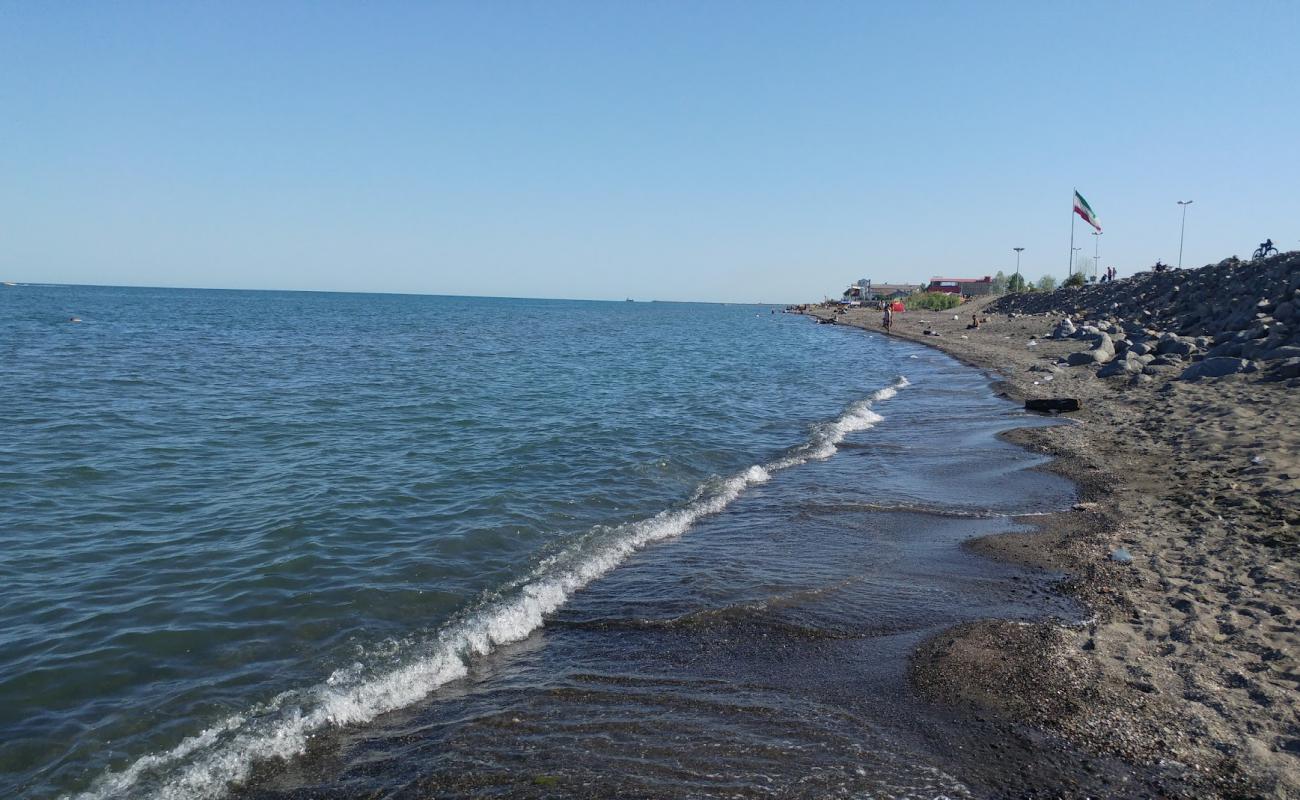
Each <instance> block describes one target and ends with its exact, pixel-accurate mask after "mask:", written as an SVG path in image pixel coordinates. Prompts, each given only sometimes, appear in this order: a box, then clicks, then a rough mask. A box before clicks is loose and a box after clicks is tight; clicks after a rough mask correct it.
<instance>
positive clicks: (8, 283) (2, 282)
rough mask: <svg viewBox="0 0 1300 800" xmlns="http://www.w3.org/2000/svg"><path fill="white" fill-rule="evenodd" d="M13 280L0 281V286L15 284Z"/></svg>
mask: <svg viewBox="0 0 1300 800" xmlns="http://www.w3.org/2000/svg"><path fill="white" fill-rule="evenodd" d="M17 285H18V284H16V283H14V282H13V281H0V286H17Z"/></svg>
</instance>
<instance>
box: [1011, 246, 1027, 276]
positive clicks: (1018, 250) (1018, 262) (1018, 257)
mask: <svg viewBox="0 0 1300 800" xmlns="http://www.w3.org/2000/svg"><path fill="white" fill-rule="evenodd" d="M1011 249H1012V250H1015V251H1016V277H1020V254H1021V252H1023V251H1024V249H1025V248H1023V247H1013V248H1011ZM1019 284H1020V281H1016V285H1019Z"/></svg>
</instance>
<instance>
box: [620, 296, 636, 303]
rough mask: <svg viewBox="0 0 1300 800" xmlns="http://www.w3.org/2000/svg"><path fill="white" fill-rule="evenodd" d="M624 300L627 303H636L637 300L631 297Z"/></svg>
mask: <svg viewBox="0 0 1300 800" xmlns="http://www.w3.org/2000/svg"><path fill="white" fill-rule="evenodd" d="M623 302H625V303H635V302H636V301H635V300H633V299H632V298H630V297H629V298H628V299H627V300H624V301H623Z"/></svg>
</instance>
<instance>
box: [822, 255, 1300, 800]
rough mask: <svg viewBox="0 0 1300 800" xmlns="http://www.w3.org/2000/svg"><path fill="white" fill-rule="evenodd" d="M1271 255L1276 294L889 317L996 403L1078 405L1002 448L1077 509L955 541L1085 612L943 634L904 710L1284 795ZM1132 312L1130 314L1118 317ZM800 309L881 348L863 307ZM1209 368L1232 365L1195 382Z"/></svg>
mask: <svg viewBox="0 0 1300 800" xmlns="http://www.w3.org/2000/svg"><path fill="white" fill-rule="evenodd" d="M1272 261H1273V262H1274V263H1272V264H1271V265H1268V266H1267V269H1269V270H1271V272H1269V273H1268V274H1267V275H1265V276H1264V278H1267V279H1268V280H1271V281H1272V283H1269V284H1268V286H1269V287H1271V288H1270V289H1269V291H1271V292H1272V294H1273V295H1279V296H1269V295H1267V294H1266V295H1265V296H1263V297H1261V296H1260V293H1259V292H1255V293H1254V294H1252V293H1251V292H1252V288H1257V284H1258V283H1259V282H1260V281H1262V280H1264V278H1260V277H1258V276H1256V275H1255V273H1253V272H1249V271H1248V269H1247V267H1245V266H1242V265H1241V264H1240V263H1230V262H1227V261H1225V262H1223V264H1220V265H1217V267H1206V268H1205V269H1204V270H1202V271H1194V270H1185V271H1181V272H1176V273H1173V274H1172V275H1161V276H1151V275H1147V276H1139V277H1137V278H1133V279H1129V280H1126V281H1121V282H1120V283H1117V284H1110V285H1109V286H1105V287H1089V288H1086V289H1073V290H1058V291H1057V292H1055V293H1052V294H1050V295H1042V294H1040V295H1021V296H1015V297H1019V298H1020V299H1019V300H1017V299H1015V297H1004V298H983V299H979V300H973V301H971V302H968V303H966V304H963V305H962V306H960V307H959V308H957V309H954V310H951V311H947V312H926V311H908V312H905V313H902V314H898V315H896V317H895V322H894V326H893V330H892V334H891V335H894V336H899V337H902V338H906V339H910V340H914V341H917V342H922V343H925V344H928V345H931V346H934V347H936V348H939V349H940V350H943V351H944V352H946V353H948V354H950V355H952V356H954V357H955V358H957V359H959V360H961V361H963V362H965V363H967V364H970V365H972V366H974V367H977V368H980V369H982V370H985V371H987V372H988V373H989V375H990V377H991V378H992V379H993V380H994V381H995V382H996V384H995V388H996V389H997V390H998V391H999V392H1002V393H1004V394H1005V395H1006V396H1007V397H1009V398H1011V399H1014V400H1017V401H1021V400H1025V399H1028V398H1077V399H1079V400H1080V401H1081V404H1082V408H1081V410H1079V411H1077V412H1073V413H1068V414H1063V415H1062V417H1063V418H1065V419H1068V420H1070V424H1065V425H1060V426H1055V427H1050V428H1037V429H1022V430H1019V431H1015V432H1013V433H1012V434H1011V435H1010V436H1011V438H1013V439H1015V440H1016V441H1017V442H1018V443H1020V444H1023V445H1025V446H1027V447H1030V448H1033V449H1036V450H1039V451H1041V452H1045V453H1050V454H1052V455H1054V456H1055V457H1056V460H1055V461H1054V462H1053V465H1052V467H1051V468H1052V469H1053V470H1054V471H1057V472H1059V473H1061V474H1063V475H1065V476H1067V477H1069V478H1071V479H1072V480H1074V481H1075V482H1076V483H1077V484H1078V486H1079V487H1080V496H1081V502H1080V503H1079V504H1078V505H1076V506H1075V507H1074V508H1073V509H1072V510H1069V511H1065V512H1062V513H1060V514H1055V515H1051V516H1048V517H1039V518H1035V519H1030V520H1025V521H1027V522H1031V523H1032V524H1034V525H1035V526H1036V532H1034V533H1030V534H1012V535H1007V536H999V537H991V538H986V539H979V540H975V541H973V542H971V544H970V545H969V546H970V547H971V548H973V549H974V550H976V551H977V552H980V553H982V554H984V555H987V556H990V557H993V558H1001V559H1012V560H1015V561H1018V562H1022V563H1028V564H1032V565H1038V566H1042V567H1045V568H1049V569H1053V570H1057V571H1060V572H1064V573H1066V574H1067V575H1068V577H1067V578H1066V579H1065V580H1064V581H1063V582H1062V584H1061V586H1060V589H1061V590H1062V591H1064V592H1066V593H1068V594H1070V595H1072V596H1074V597H1076V598H1078V599H1079V600H1081V601H1082V602H1083V603H1084V604H1085V605H1086V607H1087V608H1088V609H1089V610H1090V611H1091V613H1092V617H1091V618H1090V619H1089V620H1088V621H1087V623H1086V624H1084V625H1082V626H1079V627H1067V626H1064V625H1056V624H1037V625H1026V624H1012V623H1007V622H1001V621H996V620H990V621H986V622H980V623H974V624H970V625H965V626H961V627H959V628H956V629H952V630H949V631H947V632H945V633H944V634H942V635H940V636H938V637H935V638H934V639H932V640H930V641H929V642H928V643H927V644H925V645H924V646H923V647H922V648H921V649H920V650H919V651H918V652H917V653H916V655H915V657H914V664H913V675H912V678H913V683H914V684H915V686H916V687H917V689H918V690H919V691H920V692H921V693H922V694H923V695H924V696H926V697H929V698H930V699H932V700H935V701H937V702H940V703H943V704H947V705H950V706H953V707H955V708H957V709H961V710H965V711H967V712H969V713H970V714H972V715H979V716H989V715H992V716H995V717H1002V718H1004V719H1007V720H1009V721H1013V722H1017V723H1028V724H1030V725H1033V726H1040V727H1043V728H1047V729H1050V730H1053V731H1056V732H1059V733H1062V734H1064V735H1065V736H1066V737H1067V738H1069V739H1071V740H1073V741H1075V742H1077V743H1079V744H1081V745H1083V746H1085V747H1086V748H1088V749H1090V750H1093V751H1094V752H1097V753H1099V754H1107V755H1117V756H1120V757H1121V758H1123V759H1125V760H1127V761H1129V762H1131V763H1134V764H1142V765H1145V766H1152V765H1155V766H1158V767H1160V768H1161V769H1164V770H1169V771H1170V774H1171V775H1177V776H1178V777H1179V779H1180V780H1181V781H1184V782H1186V785H1191V786H1195V787H1196V791H1195V796H1201V797H1210V796H1218V797H1276V798H1282V797H1296V796H1300V716H1298V715H1297V706H1298V705H1300V704H1298V703H1297V697H1298V696H1300V695H1298V694H1297V689H1298V688H1300V665H1298V664H1297V653H1298V646H1300V636H1298V635H1297V622H1298V621H1300V608H1298V607H1297V587H1298V586H1300V563H1298V561H1297V554H1298V550H1297V531H1298V529H1300V430H1298V429H1297V427H1296V425H1295V420H1296V419H1297V412H1300V394H1298V393H1297V384H1298V383H1300V379H1297V378H1296V377H1294V375H1292V374H1291V373H1292V372H1294V371H1295V368H1296V364H1297V363H1300V362H1298V361H1297V359H1295V357H1294V356H1295V355H1296V354H1295V353H1293V352H1291V350H1292V349H1294V340H1295V336H1296V332H1297V329H1300V324H1297V323H1300V318H1296V317H1295V310H1294V309H1295V305H1294V298H1295V294H1296V293H1297V292H1298V291H1300V258H1297V257H1296V254H1284V255H1283V256H1282V257H1280V258H1279V259H1273V260H1272ZM1251 269H1256V270H1257V269H1258V268H1255V267H1251ZM1243 275H1245V276H1246V278H1243V277H1242V276H1243ZM1234 276H1235V277H1234ZM1233 281H1236V282H1235V283H1233ZM1243 281H1245V282H1244V283H1243ZM1252 281H1253V282H1254V283H1252ZM1207 287H1215V292H1214V293H1211V292H1209V291H1208V289H1207ZM1180 290H1182V291H1183V292H1185V293H1184V294H1183V295H1182V299H1181V300H1180V299H1179V293H1180ZM1193 291H1194V292H1198V293H1202V294H1205V296H1206V297H1207V298H1208V297H1211V296H1215V297H1220V298H1225V301H1224V302H1221V303H1216V304H1212V305H1207V303H1206V302H1205V299H1204V298H1202V299H1199V300H1197V301H1196V302H1189V301H1188V297H1189V295H1190V294H1191V293H1192V292H1193ZM1162 293H1163V294H1162ZM1238 295H1240V297H1238ZM1228 297H1231V302H1227V301H1226V298H1228ZM1161 298H1163V305H1161V304H1160V303H1161ZM1171 298H1172V299H1171ZM1193 299H1195V298H1193ZM1126 303H1127V304H1128V305H1126ZM1144 304H1145V307H1143V306H1144ZM1130 307H1132V308H1134V309H1137V308H1139V307H1143V308H1141V310H1138V311H1134V312H1133V313H1132V314H1129V315H1128V316H1127V317H1122V316H1121V315H1123V314H1124V313H1125V311H1126V310H1127V309H1128V308H1130ZM1017 309H1020V310H1017ZM1152 309H1154V310H1152ZM1029 311H1036V312H1037V313H1027V312H1029ZM811 313H813V314H815V315H818V316H822V317H827V316H833V317H834V319H835V320H836V322H837V323H838V324H847V325H853V326H858V327H862V328H865V329H867V330H871V331H876V332H877V335H884V334H883V331H882V330H881V314H880V313H879V312H877V311H875V310H874V309H872V310H864V309H850V310H848V311H846V312H844V313H842V314H838V315H837V314H834V313H833V312H831V311H829V310H827V309H820V308H819V309H814V310H813V311H812V312H811ZM972 315H975V316H978V317H981V318H983V320H984V321H982V323H981V324H980V325H979V327H978V328H974V329H972V328H968V325H969V324H970V323H971V319H972ZM1274 315H1275V316H1274ZM1066 316H1069V317H1070V318H1071V321H1070V322H1069V323H1068V324H1064V325H1063V324H1062V322H1061V321H1062V319H1064V318H1065V317H1066ZM1087 325H1093V326H1094V327H1091V328H1086V327H1085V326H1087ZM1107 326H1109V328H1110V331H1111V333H1110V334H1107V333H1106V328H1107ZM1062 327H1063V328H1064V329H1065V330H1061V328H1062ZM1054 330H1055V331H1056V333H1057V335H1058V336H1061V337H1062V338H1049V337H1050V335H1051V334H1052V333H1053V331H1054ZM1066 330H1068V331H1073V332H1074V333H1072V334H1066V332H1065V331H1066ZM1171 331H1173V332H1172V333H1171ZM1216 331H1217V333H1215V332H1216ZM1179 334H1182V335H1181V336H1179ZM1198 334H1199V336H1200V338H1194V337H1195V336H1196V335H1198ZM1111 337H1114V340H1113V341H1114V342H1115V343H1118V350H1119V352H1120V354H1121V355H1123V356H1124V358H1123V359H1121V358H1118V357H1117V356H1115V352H1114V350H1115V346H1114V344H1112V338H1111ZM1102 338H1105V339H1106V342H1105V343H1102V342H1101V341H1100V340H1101V339H1102ZM1121 340H1122V341H1121ZM1107 347H1111V348H1112V349H1111V352H1110V354H1109V356H1107V357H1105V358H1104V359H1103V358H1101V357H1099V358H1097V359H1096V360H1092V359H1090V358H1089V357H1088V356H1090V355H1091V351H1096V350H1104V349H1105V348H1107ZM1076 353H1084V354H1085V355H1083V356H1072V354H1076ZM1224 353H1227V354H1229V355H1233V356H1234V357H1233V358H1228V357H1222V356H1221V354H1224ZM1243 353H1244V354H1245V355H1246V356H1248V357H1251V356H1253V357H1254V358H1255V360H1250V358H1240V359H1238V358H1236V356H1240V355H1242V354H1243ZM1140 356H1143V357H1142V358H1140ZM1067 359H1069V360H1070V361H1073V362H1075V364H1076V365H1075V366H1070V365H1069V364H1068V363H1067V361H1066V360H1067ZM1111 362H1113V363H1114V364H1115V365H1114V366H1110V368H1109V369H1108V368H1107V363H1111ZM1205 362H1211V363H1210V364H1209V365H1208V366H1206V365H1205ZM1223 362H1239V363H1231V364H1228V369H1229V370H1231V371H1233V374H1227V375H1225V376H1221V377H1209V376H1208V375H1206V376H1204V377H1200V378H1197V377H1196V375H1197V373H1202V372H1206V371H1208V370H1211V368H1214V367H1216V366H1218V365H1221V364H1222V363H1223ZM1197 364H1201V365H1202V366H1199V367H1196V369H1194V370H1193V369H1191V368H1192V367H1193V366H1196V365H1197ZM1238 370H1239V371H1238ZM1225 371H1227V370H1225ZM1099 372H1100V373H1102V376H1101V377H1098V373H1099ZM1045 788H1048V787H1045ZM1174 795H1175V796H1186V795H1185V793H1184V792H1177V791H1176V792H1174Z"/></svg>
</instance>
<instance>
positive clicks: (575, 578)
mask: <svg viewBox="0 0 1300 800" xmlns="http://www.w3.org/2000/svg"><path fill="white" fill-rule="evenodd" d="M908 385H909V384H908V381H907V379H906V378H903V377H899V378H898V379H897V380H895V381H894V383H893V384H892V385H891V386H887V387H885V388H883V389H879V390H877V391H876V392H874V393H873V394H872V395H871V396H870V397H868V398H866V399H864V400H860V401H858V402H856V403H853V404H852V405H850V406H849V407H848V408H847V409H845V411H844V413H843V414H841V415H840V416H839V417H838V418H836V419H835V420H832V421H830V422H827V423H822V424H820V425H818V426H816V427H815V428H814V430H813V434H812V436H811V437H810V439H809V441H808V442H806V443H804V444H803V445H800V446H799V447H796V448H794V449H793V450H792V451H791V452H790V454H789V455H787V456H785V457H783V458H780V459H777V460H776V461H773V462H771V463H769V464H765V465H754V466H751V467H749V468H748V469H746V470H745V471H744V472H741V473H739V474H736V475H733V476H731V477H729V478H725V479H722V480H719V481H713V482H708V483H706V484H704V485H702V486H700V487H699V488H698V489H697V490H696V491H695V493H694V494H693V496H692V498H691V500H690V501H689V502H688V503H686V504H685V505H683V506H681V507H678V508H670V509H666V510H664V511H661V512H659V513H658V514H656V515H654V516H653V517H650V518H648V519H644V520H639V521H636V522H631V523H626V524H623V525H618V526H612V527H610V526H598V527H597V528H595V529H593V530H591V531H589V532H588V533H587V535H585V536H583V537H581V538H580V539H579V540H578V541H575V542H573V543H571V544H570V545H569V546H568V547H567V548H566V549H564V550H562V551H560V552H558V553H555V554H552V555H550V556H548V557H547V558H545V559H543V560H542V561H540V562H539V563H538V564H537V566H535V567H534V568H533V569H532V570H531V571H530V572H529V573H528V574H527V575H525V576H524V577H522V578H520V579H518V580H516V581H514V582H512V583H511V584H509V585H507V586H505V587H503V588H502V589H501V590H499V591H498V592H497V593H496V594H494V595H493V596H492V597H491V598H489V599H485V600H484V601H482V602H481V603H479V604H478V605H476V606H474V607H472V608H470V609H468V610H467V611H466V612H464V613H462V614H461V615H459V616H457V617H455V618H453V620H452V621H450V622H449V623H448V624H447V625H446V626H444V627H443V628H442V629H441V630H440V631H439V632H438V633H437V635H436V636H434V637H432V638H431V639H430V640H428V641H425V642H422V643H419V644H413V645H411V646H409V647H407V648H405V653H404V656H405V657H404V659H403V661H402V662H401V663H400V664H398V665H396V666H393V665H392V664H391V662H386V663H385V664H383V665H371V666H366V665H364V664H360V663H358V664H353V665H351V666H349V667H346V668H343V669H339V670H336V671H335V672H334V673H333V674H332V675H330V676H329V678H327V679H326V680H325V681H324V682H322V683H321V684H319V685H317V686H314V687H311V688H309V689H305V690H298V691H292V692H285V693H283V694H281V695H279V696H277V697H275V698H274V699H272V700H270V701H268V702H266V703H263V704H261V705H259V706H256V707H254V708H252V709H250V710H248V711H246V712H244V713H242V714H235V715H232V716H230V717H228V718H227V719H225V720H223V721H221V722H220V723H218V724H216V725H213V726H212V727H210V728H208V729H207V730H205V731H203V732H202V733H199V734H197V735H195V736H191V737H189V738H187V739H185V740H184V741H182V742H181V743H180V744H178V745H177V746H176V747H174V748H172V749H171V750H170V751H167V752H165V753H158V754H153V755H148V756H144V757H143V758H140V759H139V760H137V761H136V762H135V763H134V764H132V765H131V766H130V767H128V768H126V769H125V770H122V771H121V772H112V773H107V774H105V775H103V776H101V777H100V778H99V779H98V780H97V781H96V782H95V784H94V786H93V787H92V788H91V789H90V790H88V791H86V792H83V793H81V794H79V795H76V800H108V798H123V797H127V798H145V797H148V798H155V799H156V800H211V798H217V797H220V796H222V795H223V794H225V792H226V789H227V787H228V786H229V784H230V783H232V782H235V783H237V782H240V781H243V780H245V779H246V778H248V776H249V774H250V773H251V772H252V769H253V767H254V765H255V764H257V763H259V762H265V761H270V760H273V759H277V758H279V759H289V758H293V757H294V756H297V755H299V754H301V753H302V752H304V750H305V749H306V747H307V744H308V741H309V740H310V739H311V737H312V736H313V735H315V734H316V733H318V732H321V731H324V730H327V729H329V728H333V727H340V726H344V725H354V724H360V723H365V722H369V721H371V720H373V719H374V718H375V717H377V716H379V715H380V714H383V713H385V712H388V711H393V710H395V709H398V708H403V707H405V706H409V705H411V704H413V703H416V702H418V701H420V700H421V699H423V698H425V697H427V696H428V695H429V694H430V693H432V692H434V691H435V690H437V689H438V687H440V686H442V685H444V684H446V683H448V682H450V681H453V680H456V679H458V678H462V677H464V676H465V675H466V674H468V672H469V664H470V663H471V661H472V660H473V659H474V658H475V657H479V656H483V655H486V654H488V653H490V652H492V651H493V650H494V649H496V648H497V647H499V646H501V645H504V644H509V643H511V642H518V641H521V640H523V639H525V638H527V637H528V636H529V635H530V634H532V633H533V631H536V630H537V629H538V628H540V627H542V625H543V624H544V622H545V619H546V616H547V615H548V614H551V613H553V612H554V611H556V610H557V609H559V608H560V607H561V606H563V605H564V604H565V603H566V602H568V600H569V598H570V597H572V596H573V594H574V593H575V592H577V591H579V590H581V589H582V588H583V587H584V586H587V585H588V584H590V583H591V582H592V581H594V580H596V579H598V578H600V577H601V576H602V575H605V574H606V573H608V572H610V571H611V570H613V569H614V568H615V567H617V566H618V565H619V564H621V563H622V562H623V561H625V560H626V559H627V558H628V557H629V556H630V555H632V553H634V552H636V551H637V550H639V549H641V548H643V547H646V546H647V545H650V544H653V543H655V542H660V541H664V540H666V539H671V538H674V537H677V536H680V535H682V534H683V533H685V532H686V531H687V530H689V529H690V527H691V526H692V525H693V524H694V523H695V522H696V521H697V520H699V519H700V518H701V517H705V516H708V515H710V514H716V513H718V512H720V511H722V510H723V509H725V508H726V507H727V506H728V505H730V504H731V503H732V502H734V501H735V500H736V498H738V497H740V495H741V494H742V493H744V491H745V490H746V489H747V488H749V487H750V486H755V485H758V484H760V483H765V482H767V481H769V480H771V478H772V473H774V472H778V471H780V470H783V469H788V468H789V467H793V466H796V465H798V464H802V463H805V462H807V461H809V460H815V459H824V458H829V457H830V456H831V455H832V454H834V452H835V450H836V449H837V446H838V445H839V443H840V442H842V441H844V437H846V436H848V435H849V434H851V433H854V432H858V431H863V430H867V429H868V428H871V427H873V426H874V425H876V424H877V423H879V422H880V421H881V420H882V419H883V417H881V416H880V415H879V414H877V413H876V412H874V411H872V406H873V405H874V404H876V403H879V402H883V401H885V400H889V399H890V398H892V397H894V396H895V395H896V394H898V390H899V389H902V388H904V387H906V386H908Z"/></svg>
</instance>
